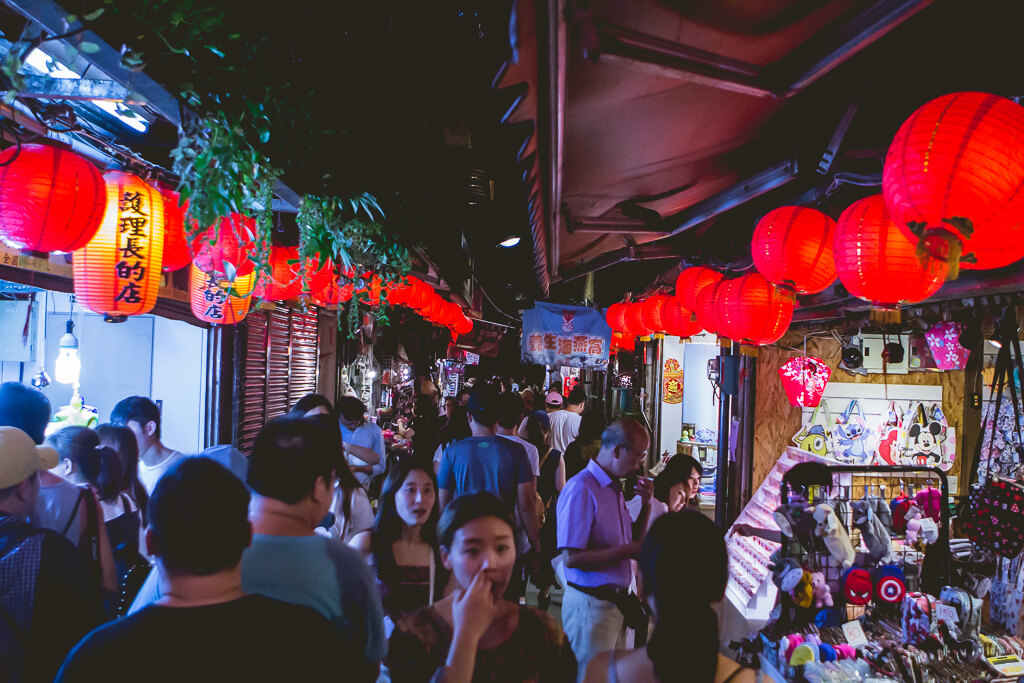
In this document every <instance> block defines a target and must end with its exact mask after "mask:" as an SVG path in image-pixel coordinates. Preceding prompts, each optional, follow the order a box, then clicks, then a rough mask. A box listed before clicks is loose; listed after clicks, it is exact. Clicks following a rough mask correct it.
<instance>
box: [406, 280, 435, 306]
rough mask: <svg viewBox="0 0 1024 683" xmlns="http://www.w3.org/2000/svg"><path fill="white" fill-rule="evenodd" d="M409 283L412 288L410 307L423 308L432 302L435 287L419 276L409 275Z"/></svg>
mask: <svg viewBox="0 0 1024 683" xmlns="http://www.w3.org/2000/svg"><path fill="white" fill-rule="evenodd" d="M409 285H410V287H411V288H412V289H411V290H410V293H409V301H408V304H409V308H414V309H417V310H418V309H421V308H424V307H426V306H427V305H428V304H430V303H431V302H432V299H431V297H432V296H433V295H434V288H433V287H431V286H430V285H428V284H427V283H426V282H424V281H423V280H420V279H419V278H417V277H409Z"/></svg>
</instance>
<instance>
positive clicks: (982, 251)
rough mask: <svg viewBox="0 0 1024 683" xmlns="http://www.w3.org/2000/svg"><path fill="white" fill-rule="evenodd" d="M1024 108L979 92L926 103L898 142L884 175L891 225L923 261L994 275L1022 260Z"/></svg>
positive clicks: (954, 272)
mask: <svg viewBox="0 0 1024 683" xmlns="http://www.w3.org/2000/svg"><path fill="white" fill-rule="evenodd" d="M1022 150H1024V107H1021V106H1020V105H1018V104H1015V103H1013V102H1012V101H1010V100H1008V99H1006V98H1004V97H999V96H998V95H991V94H988V93H980V92H956V93H951V94H949V95H943V96H942V97H939V98H936V99H934V100H932V101H931V102H928V103H927V104H925V105H924V106H922V107H921V108H920V109H918V110H917V111H915V112H914V113H913V114H912V115H911V116H910V118H908V119H907V120H906V121H905V122H904V123H903V125H902V126H901V127H900V129H899V131H897V133H896V137H895V138H894V139H893V141H892V144H891V145H890V146H889V151H888V153H887V154H886V157H885V166H884V168H883V171H882V194H883V195H884V196H885V204H886V208H887V209H888V211H889V215H890V216H891V217H892V220H893V221H895V222H896V224H897V225H899V228H900V230H902V231H903V232H904V233H905V234H906V235H907V236H908V237H909V238H911V239H912V241H913V242H914V244H915V246H917V247H918V253H919V255H922V256H925V257H930V258H933V259H936V260H940V261H944V262H946V263H947V264H948V266H949V270H950V274H951V276H953V277H956V275H957V270H958V268H959V264H960V261H961V258H964V259H966V260H972V261H973V262H974V264H973V265H974V267H977V268H996V267H999V266H1004V265H1008V264H1009V263H1012V262H1013V261H1016V260H1018V259H1020V258H1022V257H1024V239H1022V237H1024V231H1022V228H1021V215H1022V212H1021V209H1022V208H1024V204H1022V199H1024V197H1022V196H1021V195H1022V190H1024V153H1022Z"/></svg>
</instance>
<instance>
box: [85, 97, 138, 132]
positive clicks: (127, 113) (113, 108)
mask: <svg viewBox="0 0 1024 683" xmlns="http://www.w3.org/2000/svg"><path fill="white" fill-rule="evenodd" d="M89 101H90V102H92V103H93V104H94V105H96V106H97V107H99V108H100V109H102V110H103V111H105V112H107V113H108V114H110V115H111V116H113V117H114V118H116V119H117V120H119V121H121V122H122V123H124V124H126V125H127V126H129V127H130V128H134V129H135V130H137V131H139V132H140V133H145V132H146V131H147V130H149V121H147V120H146V119H144V118H142V117H141V116H139V115H138V114H136V113H135V112H134V111H132V110H131V109H130V108H128V107H126V106H124V105H123V104H121V103H120V102H110V101H108V100H89Z"/></svg>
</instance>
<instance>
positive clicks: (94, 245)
mask: <svg viewBox="0 0 1024 683" xmlns="http://www.w3.org/2000/svg"><path fill="white" fill-rule="evenodd" d="M105 180H106V186H107V209H106V212H105V213H104V214H103V222H102V223H101V224H100V229H99V230H98V231H97V232H96V235H95V236H94V237H93V238H92V239H91V240H90V241H89V243H88V244H86V245H85V246H84V247H82V248H81V249H80V250H78V251H76V252H75V255H74V261H73V264H72V266H73V271H74V276H75V295H76V296H77V297H78V299H79V300H80V301H81V302H82V303H83V304H84V305H85V306H86V308H88V309H89V310H90V311H93V312H94V313H101V314H104V315H107V316H110V317H113V318H118V317H122V316H126V315H141V314H143V313H148V312H149V311H151V310H152V309H153V306H154V305H155V304H156V297H157V290H158V289H159V287H160V265H161V264H162V263H163V256H164V202H163V198H162V197H161V196H160V193H159V192H158V191H157V190H156V189H155V188H153V187H150V186H149V185H147V184H146V183H144V182H143V181H142V179H141V178H139V177H138V176H135V175H132V174H131V173H123V172H121V171H110V172H109V173H107V174H106V176H105Z"/></svg>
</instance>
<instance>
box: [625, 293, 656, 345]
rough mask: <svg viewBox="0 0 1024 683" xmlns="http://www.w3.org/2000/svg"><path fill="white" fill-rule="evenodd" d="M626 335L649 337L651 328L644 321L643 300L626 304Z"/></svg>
mask: <svg viewBox="0 0 1024 683" xmlns="http://www.w3.org/2000/svg"><path fill="white" fill-rule="evenodd" d="M623 332H625V333H626V336H630V337H649V336H651V333H652V330H651V329H650V328H649V327H647V324H646V323H644V314H643V302H641V301H637V302H634V303H631V304H628V305H627V306H626V329H624V330H623Z"/></svg>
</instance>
